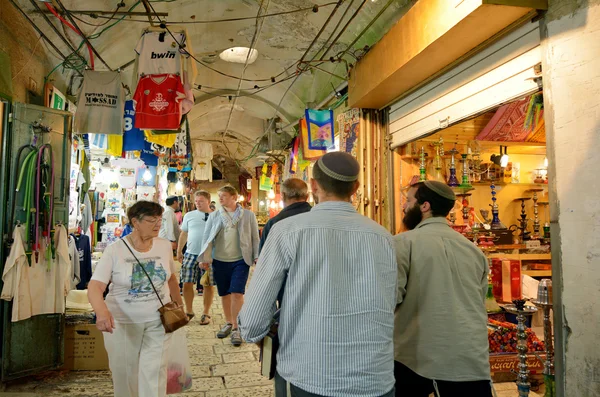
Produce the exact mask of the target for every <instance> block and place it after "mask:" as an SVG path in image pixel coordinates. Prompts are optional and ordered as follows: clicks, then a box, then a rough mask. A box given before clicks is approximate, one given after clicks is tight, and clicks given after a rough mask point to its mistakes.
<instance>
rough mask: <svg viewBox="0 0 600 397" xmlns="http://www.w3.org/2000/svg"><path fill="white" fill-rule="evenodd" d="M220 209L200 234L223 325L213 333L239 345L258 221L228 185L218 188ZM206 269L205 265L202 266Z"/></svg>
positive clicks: (256, 243)
mask: <svg viewBox="0 0 600 397" xmlns="http://www.w3.org/2000/svg"><path fill="white" fill-rule="evenodd" d="M218 192H219V203H220V204H221V208H220V209H219V210H218V211H215V212H213V213H212V214H210V216H209V217H208V222H207V224H206V227H205V232H204V245H203V246H202V249H201V250H200V251H201V252H202V253H203V254H204V253H206V252H207V251H209V250H210V252H211V256H212V259H213V264H212V269H213V276H214V278H215V283H216V284H217V292H218V293H219V296H220V297H221V300H222V302H223V313H224V314H225V320H226V324H225V325H224V326H223V327H222V328H221V330H220V331H219V332H218V333H217V337H218V338H220V339H223V338H226V337H227V336H229V335H231V344H232V345H233V346H240V345H241V344H242V342H243V340H242V337H241V335H240V331H239V329H238V325H237V316H238V313H239V312H240V309H241V308H242V305H243V303H244V293H245V292H246V282H247V281H248V274H249V272H250V266H251V265H253V264H254V263H256V259H257V258H258V244H259V237H258V222H257V221H256V216H255V215H254V213H253V212H252V211H249V210H245V209H243V208H242V207H241V206H240V205H239V204H238V202H237V198H238V193H237V190H235V188H233V187H232V186H223V187H222V188H220V189H219V191H218ZM202 266H203V268H204V269H208V264H206V263H203V264H202Z"/></svg>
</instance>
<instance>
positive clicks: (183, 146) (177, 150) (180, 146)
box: [171, 123, 188, 159]
mask: <svg viewBox="0 0 600 397" xmlns="http://www.w3.org/2000/svg"><path fill="white" fill-rule="evenodd" d="M187 137H188V136H187V123H183V128H182V129H181V132H180V133H178V134H177V139H175V144H174V145H173V147H172V148H171V158H173V159H184V158H186V157H187V155H188V139H187Z"/></svg>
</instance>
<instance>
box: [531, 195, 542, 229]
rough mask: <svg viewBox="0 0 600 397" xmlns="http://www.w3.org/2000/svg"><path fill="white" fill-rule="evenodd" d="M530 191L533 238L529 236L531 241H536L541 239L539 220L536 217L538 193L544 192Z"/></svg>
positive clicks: (537, 216)
mask: <svg viewBox="0 0 600 397" xmlns="http://www.w3.org/2000/svg"><path fill="white" fill-rule="evenodd" d="M531 191H532V192H533V198H532V200H533V215H534V219H533V236H531V238H532V239H534V240H538V239H540V238H541V235H540V218H539V215H538V199H539V198H538V192H542V191H544V189H531Z"/></svg>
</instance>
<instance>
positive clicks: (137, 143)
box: [123, 99, 144, 152]
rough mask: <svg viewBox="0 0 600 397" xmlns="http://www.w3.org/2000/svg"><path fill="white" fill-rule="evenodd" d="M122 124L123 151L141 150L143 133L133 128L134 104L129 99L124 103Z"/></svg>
mask: <svg viewBox="0 0 600 397" xmlns="http://www.w3.org/2000/svg"><path fill="white" fill-rule="evenodd" d="M124 122H125V127H124V128H125V132H124V134H123V151H125V152H127V151H132V150H142V149H143V148H144V131H142V130H140V129H139V128H135V104H134V102H133V101H132V100H131V99H129V100H127V101H125V121H124Z"/></svg>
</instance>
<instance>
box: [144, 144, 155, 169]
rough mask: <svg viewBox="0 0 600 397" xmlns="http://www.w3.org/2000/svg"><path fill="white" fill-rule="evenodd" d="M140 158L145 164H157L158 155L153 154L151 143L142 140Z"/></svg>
mask: <svg viewBox="0 0 600 397" xmlns="http://www.w3.org/2000/svg"><path fill="white" fill-rule="evenodd" d="M140 160H142V161H143V162H144V164H146V165H147V166H154V167H156V166H157V165H158V156H156V154H154V149H153V148H152V143H150V142H146V141H144V149H143V150H142V153H141V154H140Z"/></svg>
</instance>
